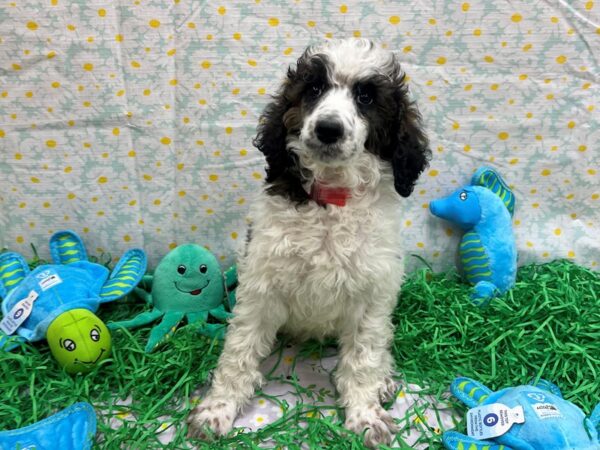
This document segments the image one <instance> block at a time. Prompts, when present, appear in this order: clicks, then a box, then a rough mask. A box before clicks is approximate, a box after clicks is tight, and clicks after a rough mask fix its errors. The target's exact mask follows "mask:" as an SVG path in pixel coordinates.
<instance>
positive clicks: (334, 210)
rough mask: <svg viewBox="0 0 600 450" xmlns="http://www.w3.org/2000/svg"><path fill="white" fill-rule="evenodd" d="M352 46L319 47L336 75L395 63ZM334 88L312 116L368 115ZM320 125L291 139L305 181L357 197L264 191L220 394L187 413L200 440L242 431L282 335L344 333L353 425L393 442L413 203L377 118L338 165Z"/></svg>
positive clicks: (342, 395) (341, 374)
mask: <svg viewBox="0 0 600 450" xmlns="http://www.w3.org/2000/svg"><path fill="white" fill-rule="evenodd" d="M350 42H355V43H354V44H352V45H350V44H348V43H342V44H339V45H337V46H328V47H325V48H321V49H319V51H321V52H324V53H325V54H326V55H328V56H329V57H330V59H331V60H332V61H334V62H335V61H338V63H337V66H335V65H334V67H335V75H334V76H333V79H335V77H336V76H337V77H339V79H340V80H341V79H344V78H345V77H348V76H350V75H353V74H354V75H355V74H357V73H359V72H361V73H367V72H368V71H369V70H372V71H373V70H375V71H377V70H379V69H380V68H381V67H382V65H385V64H387V63H388V60H389V54H388V53H387V52H381V51H379V50H377V51H373V49H372V48H371V47H369V46H368V45H366V44H364V42H362V41H350ZM356 42H358V44H356ZM333 92H336V94H335V95H333V94H331V95H329V96H325V97H324V98H323V99H322V100H321V103H320V104H319V105H318V106H317V107H316V108H315V109H314V111H313V112H312V113H311V114H312V115H316V116H318V115H319V114H321V113H322V112H323V111H327V113H329V111H331V110H335V108H333V109H331V108H330V104H329V103H328V100H329V101H333V102H337V103H340V102H341V103H342V104H344V105H346V106H345V108H344V109H343V110H342V116H344V117H345V116H349V118H348V120H345V123H349V124H354V125H355V124H356V122H359V121H360V120H361V119H359V118H358V114H357V113H356V111H355V109H354V107H353V106H352V105H351V103H352V99H351V97H348V95H347V93H348V90H347V89H346V88H344V87H343V86H342V87H340V88H339V89H336V90H334V91H333ZM328 105H329V106H328ZM348 111H350V113H349V112H348ZM352 114H354V115H355V116H356V117H350V116H351V115H352ZM313 122H314V120H312V116H308V117H305V118H304V121H303V124H304V128H303V130H302V133H299V135H298V136H291V137H289V138H288V149H289V150H290V151H294V152H295V153H296V154H297V155H298V157H299V161H300V165H301V167H303V168H304V169H308V171H307V173H310V174H312V176H310V177H309V178H308V179H307V180H306V188H307V189H308V188H309V185H310V183H311V182H312V180H313V179H315V178H316V179H318V180H325V181H326V182H327V183H328V184H333V185H337V186H344V187H346V188H348V189H350V191H351V198H350V199H349V200H348V201H347V204H346V206H344V207H337V206H331V205H328V206H327V207H322V206H319V205H318V204H317V203H315V202H312V201H310V202H307V203H305V204H301V205H293V204H291V203H290V201H289V200H288V199H286V198H285V197H284V196H280V195H270V194H269V193H267V192H266V191H263V192H262V193H261V194H260V195H259V198H258V200H257V201H256V203H255V204H254V206H253V209H252V210H251V217H252V239H251V240H250V241H249V243H248V246H247V249H246V253H245V255H244V256H243V257H242V258H241V260H240V261H239V266H238V268H239V287H238V289H237V304H236V306H235V309H234V318H233V319H232V320H231V323H230V325H229V330H228V332H227V336H226V339H225V344H224V349H223V352H222V354H221V357H220V360H219V363H218V367H217V369H216V372H215V374H214V379H213V382H212V387H211V389H210V392H209V393H208V395H207V396H206V398H205V399H204V400H203V402H202V404H201V405H200V406H199V407H197V408H196V409H195V410H194V411H193V412H192V413H191V415H190V417H189V419H188V423H189V434H190V435H191V436H194V437H206V436H207V434H210V433H209V430H212V431H213V432H216V433H217V434H224V433H227V432H228V431H229V430H230V429H231V427H232V424H233V421H234V419H235V414H237V413H238V412H239V411H240V409H241V408H242V407H243V405H244V404H245V403H246V402H247V401H248V400H249V399H250V398H251V396H252V395H253V392H254V388H255V387H256V386H257V385H260V383H261V382H262V376H261V373H260V372H259V370H258V367H259V362H260V360H261V359H262V358H264V357H266V356H267V355H268V354H269V353H270V352H271V350H272V346H273V343H274V341H275V339H276V334H277V333H278V332H280V331H282V332H285V333H288V334H291V335H293V336H295V337H298V338H301V339H305V338H309V337H315V338H323V337H325V336H336V337H337V338H338V339H339V344H340V360H339V365H338V367H337V370H336V375H335V381H336V386H337V389H338V392H339V401H340V404H341V405H343V406H344V407H345V408H346V426H347V427H348V428H349V429H351V430H353V431H355V432H357V433H361V432H362V431H363V430H365V429H367V432H366V434H365V442H366V443H367V445H370V446H374V445H376V444H378V443H381V442H390V440H391V437H392V434H393V433H394V431H395V425H394V422H393V420H392V419H391V417H390V416H389V414H388V413H387V412H386V411H385V410H384V409H383V408H382V407H381V405H380V396H381V395H384V394H386V393H388V392H387V391H389V389H390V377H391V376H392V373H393V371H394V367H393V359H392V356H391V354H390V350H389V347H390V343H391V339H392V336H393V327H392V323H391V313H392V310H393V309H394V306H395V304H396V298H397V294H398V291H399V288H400V284H401V281H402V276H403V264H402V260H401V253H402V252H401V246H400V242H399V230H400V221H401V211H402V204H401V202H402V201H401V198H400V196H399V195H398V194H397V192H396V191H395V190H394V176H393V173H392V168H391V164H390V163H389V162H386V161H383V160H381V159H380V158H379V157H378V156H376V155H374V154H373V153H371V152H367V151H365V150H364V145H365V139H366V135H367V132H366V130H364V128H366V127H367V125H368V124H366V123H365V124H364V126H362V127H360V126H359V127H358V128H355V131H356V130H358V131H356V132H355V133H354V134H350V135H351V136H352V142H353V143H354V144H355V145H357V146H359V147H360V151H357V152H350V153H351V154H341V155H340V160H343V163H340V164H338V165H335V164H331V161H328V162H327V163H324V162H321V161H319V159H318V158H314V157H313V155H314V149H313V148H312V147H311V148H307V145H309V144H307V142H306V139H308V137H307V136H310V135H311V129H310V127H311V126H313V125H311V124H312V123H313ZM354 144H353V145H354ZM342 153H343V152H342ZM345 156H349V158H346V157H345Z"/></svg>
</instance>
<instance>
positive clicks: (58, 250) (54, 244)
mask: <svg viewBox="0 0 600 450" xmlns="http://www.w3.org/2000/svg"><path fill="white" fill-rule="evenodd" d="M50 254H51V255H52V260H53V261H54V262H55V263H56V264H71V263H74V262H77V261H87V260H88V257H87V252H86V251H85V246H84V245H83V242H82V241H81V238H80V237H79V236H78V235H77V234H75V233H74V232H73V231H70V230H64V231H58V232H56V233H54V234H53V235H52V237H51V238H50Z"/></svg>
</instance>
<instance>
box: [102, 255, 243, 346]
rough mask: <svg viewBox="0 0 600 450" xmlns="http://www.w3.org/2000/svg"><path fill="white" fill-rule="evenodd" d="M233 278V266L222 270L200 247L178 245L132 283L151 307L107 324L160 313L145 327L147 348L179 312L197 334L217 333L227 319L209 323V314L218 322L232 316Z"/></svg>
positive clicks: (137, 322)
mask: <svg viewBox="0 0 600 450" xmlns="http://www.w3.org/2000/svg"><path fill="white" fill-rule="evenodd" d="M236 282H237V276H236V271H235V268H231V269H229V270H228V271H227V272H226V273H225V275H223V274H222V273H221V268H220V266H219V263H218V261H217V259H216V258H215V257H214V255H213V254H212V253H211V252H210V251H208V250H207V249H205V248H204V247H200V246H199V245H195V244H185V245H180V246H179V247H176V248H174V249H173V250H171V251H170V252H169V253H168V254H167V255H166V256H165V257H164V258H163V259H162V260H161V262H160V263H159V264H158V266H157V267H156V270H155V271H154V275H146V276H145V277H144V279H143V280H142V283H140V286H141V287H138V288H136V289H135V293H136V294H138V295H139V296H140V297H141V298H142V299H144V300H145V301H146V303H147V304H148V305H150V306H151V307H152V310H150V311H146V312H143V313H141V314H139V315H138V316H136V317H134V318H133V319H131V320H125V321H121V322H111V323H109V324H108V328H109V329H111V330H114V329H117V328H120V327H123V328H135V327H139V326H142V325H147V324H149V323H152V322H154V321H156V320H158V319H160V323H159V324H158V325H156V326H155V327H154V328H153V329H152V331H151V332H150V337H149V339H148V343H147V344H146V348H145V351H146V352H148V353H151V352H152V351H154V350H155V349H156V348H157V347H158V346H159V345H160V344H161V343H163V342H165V341H166V340H167V339H169V338H170V337H171V335H172V334H173V332H174V331H175V329H176V327H177V325H179V323H180V322H181V321H182V320H183V319H184V318H185V319H187V322H188V323H189V324H194V325H195V326H197V327H198V331H199V332H200V333H201V334H204V335H206V336H209V337H216V338H218V339H222V338H223V336H224V333H225V327H226V325H225V324H224V323H209V316H211V317H212V318H214V319H217V320H219V321H223V322H224V321H226V320H227V319H228V318H229V317H231V313H230V312H229V311H231V308H232V307H233V304H234V302H235V291H234V289H235V285H236ZM226 294H227V295H226ZM224 301H226V302H227V303H228V305H227V309H228V310H229V311H228V310H227V309H226V308H225V304H224Z"/></svg>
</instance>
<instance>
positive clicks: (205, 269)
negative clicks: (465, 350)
mask: <svg viewBox="0 0 600 450" xmlns="http://www.w3.org/2000/svg"><path fill="white" fill-rule="evenodd" d="M207 270H208V267H206V265H205V264H202V265H201V266H200V273H206V271H207Z"/></svg>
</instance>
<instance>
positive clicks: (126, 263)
mask: <svg viewBox="0 0 600 450" xmlns="http://www.w3.org/2000/svg"><path fill="white" fill-rule="evenodd" d="M145 272H146V254H145V253H144V251H143V250H140V249H137V248H135V249H132V250H129V251H127V252H126V253H125V254H124V255H123V256H122V257H121V259H120V260H119V262H118V263H117V266H116V267H115V268H114V269H113V271H112V272H111V274H110V277H109V278H108V280H106V283H104V286H102V289H101V290H100V303H106V302H110V301H113V300H116V299H118V298H121V297H123V296H125V295H127V294H129V293H130V292H131V291H132V290H133V288H134V287H136V286H137V284H138V283H139V282H140V280H141V279H142V277H143V276H144V273H145Z"/></svg>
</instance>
